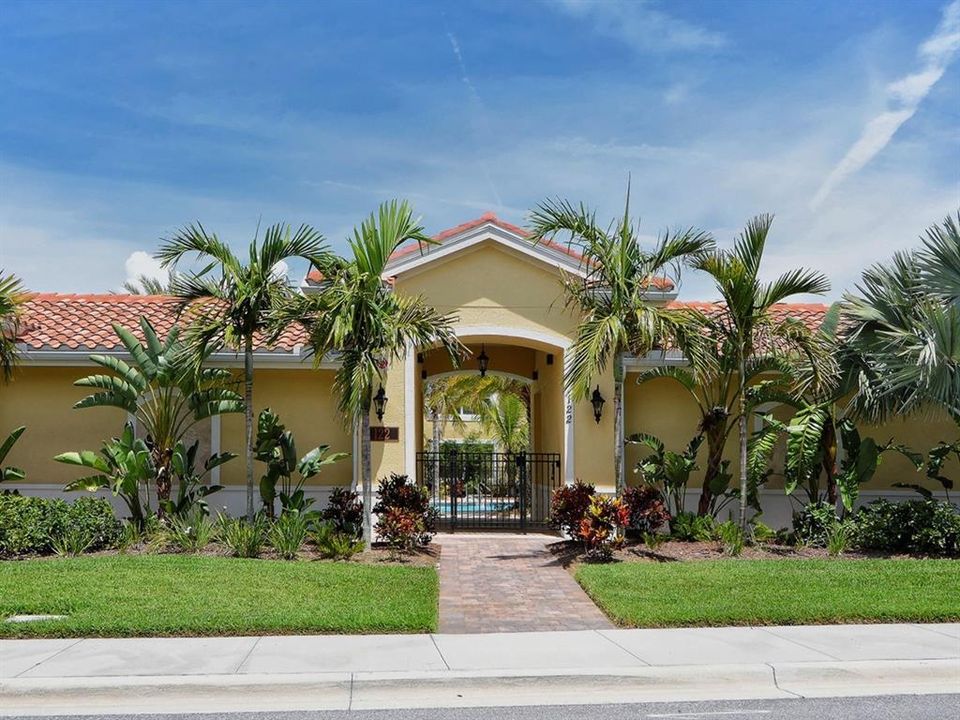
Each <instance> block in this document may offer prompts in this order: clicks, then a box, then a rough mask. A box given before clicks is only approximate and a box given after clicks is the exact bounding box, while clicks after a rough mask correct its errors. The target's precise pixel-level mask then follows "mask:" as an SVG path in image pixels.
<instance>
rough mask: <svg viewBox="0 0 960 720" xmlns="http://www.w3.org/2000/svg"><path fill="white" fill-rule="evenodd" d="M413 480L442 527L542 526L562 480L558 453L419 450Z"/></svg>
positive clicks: (546, 520)
mask: <svg viewBox="0 0 960 720" xmlns="http://www.w3.org/2000/svg"><path fill="white" fill-rule="evenodd" d="M417 481H418V482H419V483H420V484H421V485H423V486H424V487H426V488H427V490H428V491H429V493H430V503H431V505H432V506H433V508H434V509H435V510H436V511H437V514H438V521H439V524H440V526H441V527H443V528H446V529H449V530H456V529H458V528H463V529H519V530H520V531H526V530H528V529H534V530H537V529H545V528H546V527H547V526H548V521H549V517H550V500H551V498H552V497H553V493H554V491H555V490H556V489H557V488H558V487H560V486H561V485H562V483H563V480H562V477H561V473H560V455H559V453H526V452H521V453H497V452H460V451H457V450H456V449H451V450H449V451H444V452H422V453H417Z"/></svg>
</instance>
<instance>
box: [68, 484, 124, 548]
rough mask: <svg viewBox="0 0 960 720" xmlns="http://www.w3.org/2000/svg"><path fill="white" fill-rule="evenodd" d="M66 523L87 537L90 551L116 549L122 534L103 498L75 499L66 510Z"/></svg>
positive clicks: (117, 521) (120, 527) (111, 510)
mask: <svg viewBox="0 0 960 720" xmlns="http://www.w3.org/2000/svg"><path fill="white" fill-rule="evenodd" d="M66 523H67V525H68V526H71V527H75V528H77V529H78V530H80V531H81V532H82V533H83V534H86V535H87V536H89V538H90V547H89V550H91V551H93V550H104V549H107V548H114V547H116V546H117V544H118V543H119V542H120V537H121V535H122V534H123V527H122V525H121V523H120V521H119V520H117V516H116V515H114V514H113V506H111V505H110V502H109V501H107V500H105V499H104V498H97V497H89V496H86V497H80V498H77V499H76V500H75V501H74V503H73V505H70V506H69V510H67V519H66Z"/></svg>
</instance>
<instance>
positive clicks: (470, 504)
mask: <svg viewBox="0 0 960 720" xmlns="http://www.w3.org/2000/svg"><path fill="white" fill-rule="evenodd" d="M516 506H517V504H516V503H515V502H505V501H502V500H491V501H486V502H484V501H477V500H461V501H458V502H457V514H458V515H470V514H476V513H491V512H504V511H507V510H513V509H514V508H515V507H516ZM433 507H435V508H436V509H437V511H438V512H439V513H440V514H441V515H450V514H451V508H452V505H451V503H450V501H449V500H443V501H440V502H436V501H435V502H434V503H433Z"/></svg>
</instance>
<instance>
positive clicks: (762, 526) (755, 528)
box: [749, 519, 778, 545]
mask: <svg viewBox="0 0 960 720" xmlns="http://www.w3.org/2000/svg"><path fill="white" fill-rule="evenodd" d="M749 534H750V542H751V543H752V544H754V545H764V544H766V543H769V542H773V541H774V540H776V539H777V537H778V535H777V531H776V530H774V529H773V528H772V527H770V526H769V525H767V524H766V523H762V522H760V521H759V520H756V519H754V520H751V521H750V528H749Z"/></svg>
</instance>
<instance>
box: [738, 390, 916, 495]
mask: <svg viewBox="0 0 960 720" xmlns="http://www.w3.org/2000/svg"><path fill="white" fill-rule="evenodd" d="M762 419H763V425H764V426H763V428H762V429H761V430H760V431H758V432H757V433H756V434H755V440H754V442H753V444H752V450H751V452H750V453H749V457H748V467H749V472H750V474H751V475H759V474H761V473H765V474H766V475H769V474H771V473H772V471H771V470H770V469H769V468H770V457H771V456H772V454H773V449H774V447H775V445H776V442H777V440H778V439H779V437H780V436H783V435H785V436H786V439H787V442H786V462H785V464H784V491H785V492H786V494H787V495H793V494H794V493H795V492H797V490H798V489H802V490H803V491H804V493H805V494H806V497H807V502H808V503H817V502H821V501H823V500H826V502H828V503H831V504H834V505H835V504H836V502H837V499H839V500H840V502H841V503H842V504H843V507H844V509H845V510H846V511H847V512H850V511H852V510H853V507H854V505H855V504H856V502H857V498H858V497H859V495H860V486H861V485H863V484H864V483H866V482H869V480H870V479H871V478H872V477H873V476H874V474H876V472H877V468H878V467H879V466H880V461H881V457H882V455H883V453H885V452H887V451H888V450H894V451H897V452H899V453H901V454H903V455H906V456H907V457H911V459H913V458H914V456H915V455H916V453H913V452H912V451H910V449H909V448H906V447H904V446H902V445H896V444H894V443H893V441H892V440H890V441H888V442H886V443H883V444H879V443H877V441H876V440H874V439H873V438H872V437H861V435H860V431H859V430H857V427H856V425H855V424H854V422H853V420H852V419H850V418H841V419H839V420H836V419H834V418H833V416H832V415H831V413H830V408H828V407H824V406H823V405H812V406H807V407H804V408H801V409H800V410H799V411H797V413H796V415H794V417H793V418H792V419H791V420H790V422H789V423H784V422H781V421H779V420H777V419H776V418H774V417H772V416H770V415H763V416H762ZM834 433H835V435H834ZM825 437H827V438H831V440H830V442H824V438H825ZM838 440H839V442H838ZM841 450H842V452H841ZM838 455H839V456H840V457H839V461H838ZM914 462H916V460H915V459H914ZM826 468H829V470H828V471H827V472H824V471H825V469H826ZM824 476H825V477H826V480H827V483H828V484H821V478H823V477H824ZM832 493H836V494H832Z"/></svg>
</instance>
